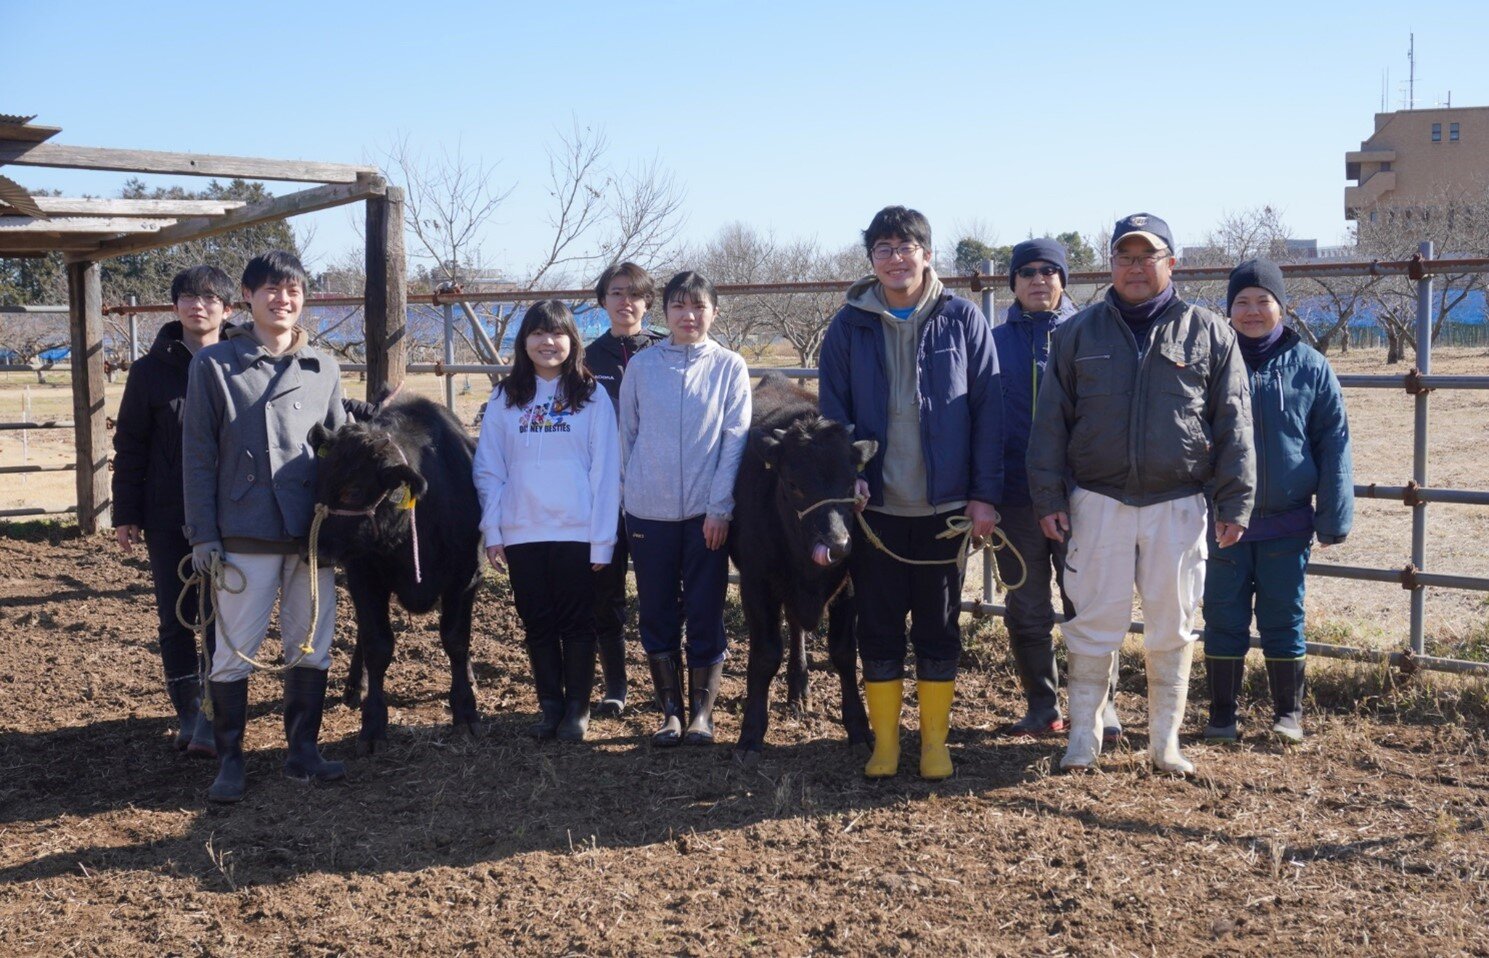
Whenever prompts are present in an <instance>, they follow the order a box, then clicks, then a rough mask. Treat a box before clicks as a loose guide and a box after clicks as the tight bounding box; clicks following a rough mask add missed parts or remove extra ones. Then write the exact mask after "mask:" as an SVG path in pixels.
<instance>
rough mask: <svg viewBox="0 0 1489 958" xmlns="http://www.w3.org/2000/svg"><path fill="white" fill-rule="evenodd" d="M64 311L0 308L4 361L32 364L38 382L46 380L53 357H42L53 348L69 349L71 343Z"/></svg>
mask: <svg viewBox="0 0 1489 958" xmlns="http://www.w3.org/2000/svg"><path fill="white" fill-rule="evenodd" d="M67 323H68V318H67V312H66V311H65V310H63V311H61V312H56V313H49V312H32V311H29V310H25V309H23V308H20V307H16V308H15V309H14V310H13V311H12V310H0V353H7V354H9V355H7V356H6V357H5V360H4V361H5V362H7V363H14V364H16V365H25V366H30V367H31V369H32V370H33V371H34V372H35V373H36V381H37V382H38V383H44V382H46V381H47V380H46V373H47V370H49V369H51V368H52V366H53V360H47V359H43V358H42V356H43V355H44V354H46V353H49V352H52V351H53V350H58V349H66V348H68V346H69V345H71V343H72V339H71V336H70V334H69V332H68V325H67Z"/></svg>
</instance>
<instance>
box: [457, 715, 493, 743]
mask: <svg viewBox="0 0 1489 958" xmlns="http://www.w3.org/2000/svg"><path fill="white" fill-rule="evenodd" d="M454 728H455V734H456V736H458V737H460V738H467V739H472V740H474V739H478V738H483V737H485V734H486V729H485V726H483V725H482V724H481V720H480V719H475V720H473V721H470V722H456V723H455V726H454Z"/></svg>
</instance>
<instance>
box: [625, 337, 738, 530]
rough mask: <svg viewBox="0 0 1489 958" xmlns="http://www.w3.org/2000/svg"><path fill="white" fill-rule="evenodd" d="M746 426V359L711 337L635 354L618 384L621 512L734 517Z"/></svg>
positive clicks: (669, 517) (674, 518)
mask: <svg viewBox="0 0 1489 958" xmlns="http://www.w3.org/2000/svg"><path fill="white" fill-rule="evenodd" d="M749 431H750V372H749V368H748V367H747V366H746V365H745V361H744V357H742V356H740V355H739V353H736V352H734V351H733V350H731V349H725V348H724V347H723V346H720V345H719V344H718V343H716V342H714V341H713V340H712V339H705V340H704V341H703V342H701V343H698V344H696V345H693V346H678V345H674V344H673V342H672V340H671V339H667V340H664V341H663V342H660V343H657V344H656V345H655V346H652V347H650V348H649V349H646V350H643V351H642V352H640V353H637V354H636V355H635V356H633V357H632V358H631V362H630V365H628V366H627V367H626V375H625V378H624V379H622V380H621V384H620V469H621V483H622V486H623V493H622V495H623V502H624V505H625V511H626V512H627V513H629V514H631V515H633V516H636V517H637V518H639V519H653V520H659V521H664V522H678V521H681V520H683V519H691V518H693V517H695V516H701V515H707V516H709V517H711V518H715V519H725V520H728V519H732V518H733V516H734V478H735V476H736V475H737V474H738V472H739V460H740V457H741V456H743V455H744V447H745V439H746V437H747V436H748V434H749Z"/></svg>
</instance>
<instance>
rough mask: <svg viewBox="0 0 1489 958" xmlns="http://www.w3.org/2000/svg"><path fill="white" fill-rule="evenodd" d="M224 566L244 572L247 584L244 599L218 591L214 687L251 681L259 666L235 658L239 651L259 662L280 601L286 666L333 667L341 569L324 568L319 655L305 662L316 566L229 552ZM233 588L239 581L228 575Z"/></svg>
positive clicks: (316, 645) (288, 558)
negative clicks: (338, 571) (303, 647)
mask: <svg viewBox="0 0 1489 958" xmlns="http://www.w3.org/2000/svg"><path fill="white" fill-rule="evenodd" d="M223 561H225V562H230V563H232V564H233V565H235V566H237V567H238V568H239V569H240V570H242V572H243V578H244V580H245V582H246V584H245V586H244V589H243V591H242V592H239V593H236V594H235V593H232V592H228V591H225V590H223V589H217V590H215V597H216V599H217V614H218V616H219V619H218V624H217V654H216V655H214V656H213V657H212V674H211V679H212V681H214V682H236V681H238V680H239V679H246V678H248V676H249V674H250V673H252V672H253V666H251V665H249V664H248V663H247V662H245V661H243V659H242V658H240V657H239V656H237V655H235V654H233V649H237V650H238V651H239V652H241V653H243V655H245V656H247V657H248V658H250V659H253V658H257V656H258V650H259V646H260V645H261V644H262V643H263V641H264V636H266V635H268V633H269V617H270V615H271V614H272V613H273V612H274V602H275V600H276V599H277V600H278V601H279V637H280V640H281V641H282V642H283V643H284V660H285V662H295V660H296V659H299V661H298V663H297V667H298V668H307V669H320V670H321V671H322V672H324V671H326V670H327V669H329V668H330V667H331V637H332V636H333V635H334V634H335V632H336V569H335V567H334V566H329V565H323V566H321V567H320V571H319V575H318V576H317V578H318V579H319V580H320V593H321V594H320V614H319V618H318V619H317V620H316V624H315V640H314V643H313V645H314V649H315V651H313V652H311V653H310V654H308V655H306V656H305V657H304V658H300V645H301V643H302V642H304V640H305V634H306V633H307V632H309V631H310V564H309V563H308V562H306V561H305V560H303V559H301V558H300V557H299V556H298V555H255V554H252V553H247V552H229V553H226V554H225V555H224V556H223ZM225 584H226V585H228V586H234V587H235V586H237V585H238V577H237V575H236V574H234V573H233V572H232V570H228V572H227V582H226V583H225Z"/></svg>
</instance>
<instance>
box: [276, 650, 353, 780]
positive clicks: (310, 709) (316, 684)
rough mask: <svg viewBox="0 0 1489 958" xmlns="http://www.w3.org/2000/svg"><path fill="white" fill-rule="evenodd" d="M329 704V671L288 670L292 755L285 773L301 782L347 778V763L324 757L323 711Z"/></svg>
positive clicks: (287, 728)
mask: <svg viewBox="0 0 1489 958" xmlns="http://www.w3.org/2000/svg"><path fill="white" fill-rule="evenodd" d="M325 707H326V673H325V672H323V671H321V670H320V669H287V670H286V671H285V673H284V740H285V742H287V743H288V744H289V755H287V756H286V757H285V759H284V774H285V775H286V776H288V777H290V778H293V779H295V780H296V781H300V782H309V781H316V782H334V781H336V780H338V779H342V778H346V765H345V764H344V763H342V762H328V761H326V760H325V759H324V758H322V757H321V750H320V737H321V713H322V712H323V711H324V710H325Z"/></svg>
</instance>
